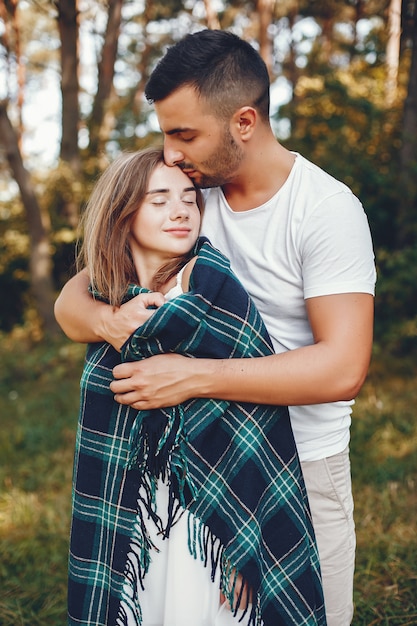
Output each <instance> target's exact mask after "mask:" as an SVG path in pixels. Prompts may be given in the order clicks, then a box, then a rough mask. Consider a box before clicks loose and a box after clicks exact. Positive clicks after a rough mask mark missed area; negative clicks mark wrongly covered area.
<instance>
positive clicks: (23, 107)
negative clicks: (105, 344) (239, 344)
mask: <svg viewBox="0 0 417 626" xmlns="http://www.w3.org/2000/svg"><path fill="white" fill-rule="evenodd" d="M201 28H222V29H230V30H232V31H233V32H235V33H237V34H238V35H240V36H241V37H243V38H244V39H247V40H248V41H250V42H251V43H252V44H253V45H254V46H255V47H257V48H258V49H259V51H260V53H261V55H262V56H263V58H264V60H265V62H266V64H267V66H268V69H269V72H270V76H271V83H272V95H273V98H272V102H273V107H272V111H271V121H272V123H273V127H274V131H275V133H276V136H277V138H278V140H279V141H280V142H281V143H283V144H284V145H285V146H287V147H289V148H290V149H292V150H297V151H299V152H301V153H302V154H304V156H306V157H308V158H309V159H311V160H312V161H314V162H315V163H317V164H318V165H320V166H321V167H323V168H324V169H326V170H327V171H328V172H330V173H331V174H333V175H334V176H335V177H336V178H339V179H340V180H343V181H344V182H345V183H347V184H348V185H349V186H350V187H351V188H352V189H353V191H354V192H355V194H356V195H358V196H359V197H360V199H361V201H362V203H363V205H364V207H365V210H366V213H367V215H368V219H369V223H370V227H371V231H372V235H373V240H374V248H375V255H376V263H377V270H378V284H377V296H376V313H375V344H374V354H373V361H372V365H371V371H370V376H369V378H368V381H367V383H366V384H365V386H364V389H363V390H362V392H361V395H360V397H359V399H358V401H357V406H356V409H355V418H354V424H353V428H352V460H353V477H354V490H355V499H356V523H357V528H358V547H359V550H358V566H357V574H356V591H355V602H356V617H355V620H356V621H355V624H357V625H358V624H363V625H367V626H369V625H371V624H390V625H396V624H404V625H405V624H410V625H411V624H415V623H417V600H416V598H417V568H416V566H415V563H416V562H417V539H416V532H415V517H416V513H417V496H416V479H417V460H416V459H417V426H416V419H415V411H414V407H415V406H416V400H417V389H416V387H417V385H416V384H415V383H416V369H417V306H416V303H417V245H416V243H417V242H416V235H417V1H416V0H412V1H402V2H401V0H348V1H342V0H324V1H321V0H314V1H313V2H304V1H303V0H283V1H278V0H275V1H274V0H257V1H256V2H250V1H247V2H244V1H241V0H235V1H232V2H226V1H222V0H204V1H203V0H197V1H187V0H186V1H180V0H164V1H158V0H108V1H105V0H89V1H87V0H56V1H51V0H0V293H1V296H2V297H1V298H0V341H1V361H0V415H1V417H0V419H1V422H0V424H1V428H0V459H1V460H0V589H1V590H2V591H1V593H0V624H2V625H3V624H4V625H9V624H10V626H18V625H19V624H22V625H23V624H31V626H35V625H36V624H45V623H48V624H50V625H54V624H56V625H59V624H64V623H65V576H66V554H67V542H68V525H69V501H70V489H71V487H70V483H71V465H72V453H73V444H74V433H75V428H76V415H77V404H78V389H77V387H78V379H79V375H80V371H81V367H82V360H83V350H84V349H83V347H82V346H76V345H73V344H71V343H70V342H69V341H68V340H66V339H65V338H64V337H63V336H62V333H61V332H60V331H59V329H58V328H57V326H56V323H55V320H54V317H53V302H54V300H55V298H56V295H57V293H58V291H59V289H60V287H61V286H62V284H63V283H64V282H65V280H66V279H67V278H68V277H69V276H70V275H71V274H72V273H73V271H74V268H73V261H74V247H75V242H76V239H77V236H78V230H77V226H78V221H79V216H80V214H81V212H82V209H83V206H84V204H85V201H86V199H87V197H88V195H89V192H90V190H91V187H92V184H93V182H94V180H95V179H96V177H97V175H98V174H99V172H100V171H102V169H103V168H104V167H105V166H106V164H107V163H108V162H109V160H111V159H112V158H113V157H114V156H115V155H116V154H117V153H118V152H119V151H120V150H135V149H140V148H142V147H145V146H147V145H150V144H154V143H161V136H160V134H159V130H158V125H157V120H156V117H155V114H154V113H153V110H152V107H151V106H149V105H148V104H147V103H146V100H145V99H144V95H143V91H144V85H145V83H146V80H147V78H148V76H149V73H150V72H151V71H152V68H153V66H154V64H155V63H156V62H157V60H158V59H159V58H160V57H161V56H162V54H163V51H164V49H165V48H166V46H168V45H170V44H171V43H173V42H175V41H177V40H178V39H180V38H181V37H182V36H183V35H185V34H186V33H188V32H192V31H195V30H198V29H201ZM42 94H43V96H44V97H43V99H41V98H40V96H41V95H42ZM45 94H46V97H45ZM39 103H41V104H39Z"/></svg>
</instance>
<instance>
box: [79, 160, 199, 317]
mask: <svg viewBox="0 0 417 626" xmlns="http://www.w3.org/2000/svg"><path fill="white" fill-rule="evenodd" d="M163 164H164V154H163V151H162V149H160V148H148V149H145V150H141V151H140V152H133V153H126V152H125V153H123V154H122V155H120V156H119V157H118V158H117V159H115V161H113V163H111V165H110V166H109V167H108V168H107V169H106V170H105V171H104V172H103V174H102V175H101V176H100V178H99V179H98V181H97V183H96V184H95V186H94V188H93V191H92V193H91V196H90V199H89V200H88V203H87V206H86V208H85V211H84V214H83V216H82V219H81V233H82V234H81V243H80V246H79V251H78V254H77V268H78V270H80V269H82V268H84V267H86V268H87V270H88V273H89V276H90V282H91V285H92V287H93V288H94V289H96V290H97V291H98V292H99V293H100V294H101V295H102V296H103V297H104V298H106V300H108V302H109V303H110V304H112V305H113V306H120V304H121V303H122V301H123V297H124V296H125V294H126V290H127V287H128V285H129V283H135V284H138V282H139V279H140V277H138V276H137V273H136V269H135V265H134V262H133V258H132V254H131V251H130V245H129V235H130V228H131V223H132V220H133V218H134V216H135V214H136V211H137V210H138V209H139V207H140V206H141V204H142V202H143V200H144V198H145V194H146V192H147V191H148V186H149V179H150V177H151V175H152V172H153V171H154V170H155V168H156V167H158V166H160V165H163ZM196 192H197V205H198V207H199V209H200V212H202V209H203V199H202V195H201V192H200V190H199V189H196ZM191 255H192V251H190V253H189V254H188V255H185V256H183V257H177V258H175V259H172V260H171V261H170V262H169V263H167V264H165V265H164V266H163V267H161V268H160V270H159V271H158V272H157V275H156V276H155V277H154V284H153V285H152V289H153V290H154V291H157V290H158V289H159V288H160V287H161V286H162V285H164V284H165V283H166V282H167V281H168V280H169V279H170V278H172V277H173V276H175V274H176V273H177V272H178V271H179V270H180V269H181V267H182V266H183V265H185V263H186V262H187V261H188V259H189V258H191Z"/></svg>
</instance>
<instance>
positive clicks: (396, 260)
mask: <svg viewBox="0 0 417 626" xmlns="http://www.w3.org/2000/svg"><path fill="white" fill-rule="evenodd" d="M377 269H378V284H377V297H376V303H375V333H376V336H377V338H378V350H379V351H387V352H389V353H392V354H397V355H401V354H402V355H405V354H409V353H414V354H417V310H416V302H417V248H416V246H414V245H413V246H410V247H407V248H403V249H401V250H395V249H394V250H392V249H391V250H390V249H387V248H380V249H379V250H378V253H377Z"/></svg>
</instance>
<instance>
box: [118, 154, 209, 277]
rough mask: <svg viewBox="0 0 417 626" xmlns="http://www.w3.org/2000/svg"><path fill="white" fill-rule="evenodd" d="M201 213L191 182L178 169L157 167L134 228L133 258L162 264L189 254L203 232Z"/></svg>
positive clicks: (150, 180) (132, 239) (131, 242)
mask: <svg viewBox="0 0 417 626" xmlns="http://www.w3.org/2000/svg"><path fill="white" fill-rule="evenodd" d="M200 221H201V216H200V210H199V208H198V206H197V201H196V191H195V188H194V187H193V184H192V182H191V181H190V179H189V178H188V176H187V175H186V174H184V173H183V172H182V171H181V170H180V169H179V167H168V166H167V165H163V164H161V165H158V166H157V167H156V168H155V170H154V171H153V173H152V175H151V177H150V179H149V185H148V190H147V193H146V196H145V199H144V201H143V202H142V204H141V206H140V207H139V209H138V210H137V212H136V215H135V216H134V218H133V221H132V225H131V231H130V232H131V236H130V247H131V250H132V254H133V257H134V258H135V257H136V258H137V256H138V255H139V257H140V258H141V259H142V260H144V261H150V262H152V264H155V265H160V264H161V263H164V262H166V261H167V260H169V259H172V258H173V257H177V256H182V255H184V254H186V253H188V252H189V251H190V250H191V248H192V247H193V246H194V243H195V242H196V240H197V237H198V234H199V232H200Z"/></svg>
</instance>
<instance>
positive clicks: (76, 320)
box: [55, 270, 165, 350]
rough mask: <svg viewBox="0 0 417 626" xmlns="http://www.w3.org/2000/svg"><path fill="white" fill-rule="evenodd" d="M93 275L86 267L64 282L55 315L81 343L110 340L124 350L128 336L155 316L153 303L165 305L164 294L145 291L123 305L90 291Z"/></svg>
mask: <svg viewBox="0 0 417 626" xmlns="http://www.w3.org/2000/svg"><path fill="white" fill-rule="evenodd" d="M88 285H89V277H88V273H87V271H86V270H83V271H81V272H79V273H78V274H76V275H75V276H74V277H73V278H71V279H70V280H69V281H68V282H67V283H66V285H64V287H63V289H62V291H61V293H60V295H59V296H58V299H57V301H56V302H55V317H56V319H57V322H58V324H59V325H60V326H61V328H62V330H63V331H64V333H65V334H66V335H67V336H68V337H69V338H70V339H72V340H73V341H78V342H79V343H94V342H97V341H107V342H108V343H111V345H112V346H113V347H114V348H116V350H120V348H121V346H122V345H123V344H124V342H125V341H126V339H128V337H130V335H131V334H132V333H133V332H134V331H135V330H136V329H137V328H138V327H139V326H141V325H142V324H144V323H145V322H146V320H147V319H148V318H149V317H150V316H151V315H152V313H153V311H152V310H149V309H148V307H150V306H161V305H162V304H164V302H165V299H164V297H163V295H162V294H161V293H157V292H153V293H144V294H140V295H139V296H136V298H132V300H129V302H126V304H123V305H122V306H121V307H112V306H109V305H108V304H105V303H104V302H100V301H99V300H95V299H94V298H93V297H92V296H91V294H90V293H89V291H88Z"/></svg>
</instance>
